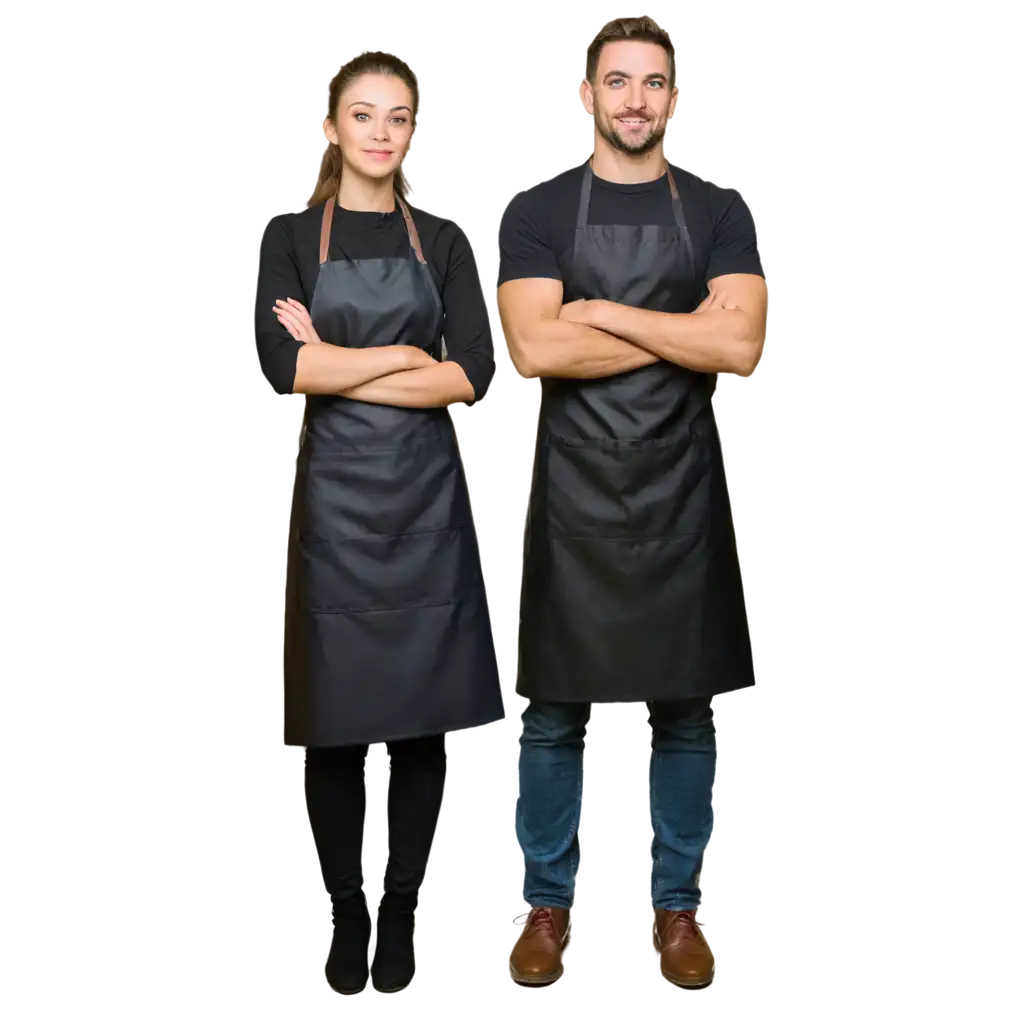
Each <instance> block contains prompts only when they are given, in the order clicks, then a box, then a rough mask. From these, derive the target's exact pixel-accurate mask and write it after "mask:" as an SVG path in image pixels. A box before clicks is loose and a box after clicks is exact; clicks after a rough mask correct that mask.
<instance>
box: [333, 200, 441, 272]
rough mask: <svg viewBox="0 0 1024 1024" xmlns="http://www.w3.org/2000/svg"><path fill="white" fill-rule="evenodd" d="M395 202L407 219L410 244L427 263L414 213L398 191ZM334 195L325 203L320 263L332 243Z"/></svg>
mask: <svg viewBox="0 0 1024 1024" xmlns="http://www.w3.org/2000/svg"><path fill="white" fill-rule="evenodd" d="M395 202H396V203H398V208H399V209H400V210H401V211H402V218H403V220H404V221H405V230H406V231H407V232H408V233H409V244H410V245H411V246H412V251H413V252H414V253H416V259H417V260H418V261H419V262H420V263H426V262H427V261H426V260H425V259H424V258H423V248H422V246H421V245H420V233H419V232H418V231H417V230H416V224H415V222H414V221H413V219H412V214H411V213H410V212H409V207H408V206H406V205H405V202H404V201H403V199H402V197H401V196H400V195H399V194H398V193H397V192H396V193H395ZM334 205H335V203H334V196H331V197H330V199H328V200H327V202H326V203H324V216H323V220H322V221H321V222H320V263H321V264H323V263H326V262H327V250H328V248H329V247H330V244H331V223H332V221H333V220H334Z"/></svg>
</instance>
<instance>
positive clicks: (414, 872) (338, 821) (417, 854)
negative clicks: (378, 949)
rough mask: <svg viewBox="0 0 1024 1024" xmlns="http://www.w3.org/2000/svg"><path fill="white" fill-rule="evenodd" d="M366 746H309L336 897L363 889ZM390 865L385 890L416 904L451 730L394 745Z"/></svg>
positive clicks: (319, 834) (310, 778) (314, 813)
mask: <svg viewBox="0 0 1024 1024" xmlns="http://www.w3.org/2000/svg"><path fill="white" fill-rule="evenodd" d="M366 750H367V747H366V744H361V745H357V746H350V747H307V748H306V807H307V808H308V810H309V823H310V825H311V826H312V827H313V839H314V840H315V842H316V850H317V854H318V855H319V857H320V869H321V870H322V872H323V876H324V885H325V886H326V887H327V891H328V892H329V893H330V894H331V899H332V900H333V901H334V902H335V903H337V902H338V901H339V900H344V899H347V898H348V897H351V896H354V895H356V894H357V893H359V892H360V891H361V890H362V886H363V870H362V852H363V818H364V816H365V813H366V789H365V786H364V784H363V766H364V762H365V759H366ZM388 753H389V754H390V755H391V782H390V785H389V787H388V866H387V870H386V871H385V873H384V891H385V893H390V894H391V895H392V896H393V897H400V898H402V899H404V900H408V901H411V902H412V903H413V904H415V900H416V895H417V893H418V891H419V887H420V883H421V882H422V881H423V875H424V873H425V872H426V869H427V857H428V856H429V854H430V844H431V843H432V842H433V839H434V828H435V826H436V825H437V816H438V813H439V812H440V810H441V797H442V794H443V793H444V776H445V767H446V760H445V752H444V734H443V733H442V734H441V735H440V736H426V737H424V738H422V739H412V740H397V741H392V742H390V743H388Z"/></svg>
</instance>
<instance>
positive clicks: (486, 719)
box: [284, 708, 506, 747]
mask: <svg viewBox="0 0 1024 1024" xmlns="http://www.w3.org/2000/svg"><path fill="white" fill-rule="evenodd" d="M505 717H506V716H505V710H504V708H502V710H500V711H498V712H496V713H495V712H488V713H487V714H486V715H482V716H480V717H478V718H473V719H471V720H469V721H466V722H463V723H461V724H458V725H448V726H445V728H443V729H427V730H422V729H420V730H416V731H414V732H406V731H401V730H400V731H399V732H391V733H381V734H380V735H379V736H374V737H372V738H370V739H344V740H342V741H340V742H334V743H305V742H303V741H302V740H295V739H288V738H287V736H286V737H285V741H284V745H285V746H286V747H350V746H359V745H362V744H364V743H367V744H369V743H394V742H397V741H399V740H417V739H422V738H423V737H424V736H440V735H445V736H447V735H448V733H450V732H461V731H462V730H464V729H476V728H479V727H480V726H482V725H490V724H491V723H492V722H500V721H501V720H502V719H504V718H505Z"/></svg>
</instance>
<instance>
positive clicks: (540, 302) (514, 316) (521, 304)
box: [498, 277, 562, 327]
mask: <svg viewBox="0 0 1024 1024" xmlns="http://www.w3.org/2000/svg"><path fill="white" fill-rule="evenodd" d="M561 308H562V282H561V281H556V280H554V279H553V278H549V277H524V278H519V279H517V280H514V281H506V282H505V283H504V284H502V285H499V286H498V312H499V313H500V314H501V321H502V323H503V324H505V325H506V327H518V326H521V325H522V324H524V323H528V322H529V321H531V320H540V319H543V318H544V317H547V318H549V319H552V320H556V319H557V318H558V314H559V312H560V310H561Z"/></svg>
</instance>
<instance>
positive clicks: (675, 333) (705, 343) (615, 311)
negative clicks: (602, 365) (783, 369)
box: [580, 299, 764, 377]
mask: <svg viewBox="0 0 1024 1024" xmlns="http://www.w3.org/2000/svg"><path fill="white" fill-rule="evenodd" d="M580 315H581V316H582V318H583V319H584V321H585V323H586V324H587V325H588V326H591V327H597V328H598V329H599V330H602V331H607V332H608V333H610V334H614V335H616V336H617V337H619V338H623V339H625V340H626V341H629V342H632V343H633V344H634V345H638V346H640V347H641V348H643V349H645V350H647V351H648V352H650V353H652V354H653V355H655V356H657V357H660V358H662V359H667V360H668V361H669V362H673V363H675V364H676V365H677V366H685V367H687V368H688V369H690V370H698V371H700V372H701V373H735V374H739V375H740V376H744V377H745V376H748V375H749V374H751V373H753V371H754V367H756V366H757V361H758V359H760V357H761V348H762V346H763V344H764V334H763V331H762V330H761V329H760V328H759V325H758V323H757V322H756V320H755V318H754V317H753V316H752V315H750V314H749V313H747V312H746V311H745V310H742V309H708V310H703V311H702V312H699V313H659V312H656V311H654V310H649V309H636V308H634V307H633V306H623V305H620V304H619V303H617V302H608V301H605V300H603V299H599V300H596V301H593V302H589V303H587V306H586V309H585V310H583V311H581V314H580Z"/></svg>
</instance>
